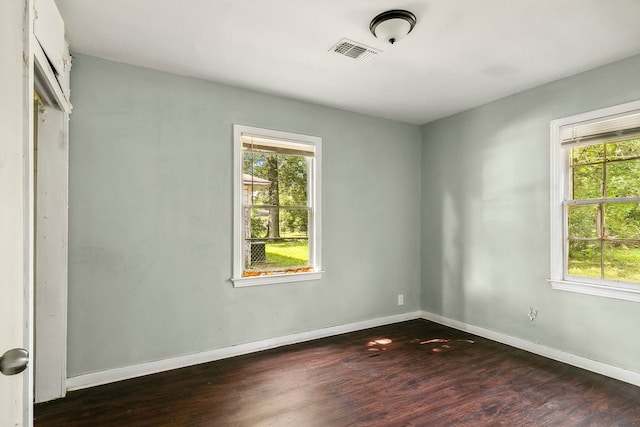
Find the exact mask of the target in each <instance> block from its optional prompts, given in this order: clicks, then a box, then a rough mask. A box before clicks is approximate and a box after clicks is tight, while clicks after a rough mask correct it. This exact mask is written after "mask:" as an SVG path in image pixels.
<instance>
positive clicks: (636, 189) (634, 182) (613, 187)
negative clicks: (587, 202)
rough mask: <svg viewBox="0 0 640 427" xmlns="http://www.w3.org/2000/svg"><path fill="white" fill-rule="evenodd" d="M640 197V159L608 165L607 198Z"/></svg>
mask: <svg viewBox="0 0 640 427" xmlns="http://www.w3.org/2000/svg"><path fill="white" fill-rule="evenodd" d="M638 196H640V159H633V160H622V161H617V162H610V163H607V197H638Z"/></svg>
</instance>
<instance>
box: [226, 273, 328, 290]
mask: <svg viewBox="0 0 640 427" xmlns="http://www.w3.org/2000/svg"><path fill="white" fill-rule="evenodd" d="M321 278H322V271H312V272H310V273H294V274H272V275H269V276H255V277H237V278H232V279H231V281H232V282H233V287H234V288H241V287H245V286H259V285H272V284H276V283H288V282H304V281H308V280H320V279H321Z"/></svg>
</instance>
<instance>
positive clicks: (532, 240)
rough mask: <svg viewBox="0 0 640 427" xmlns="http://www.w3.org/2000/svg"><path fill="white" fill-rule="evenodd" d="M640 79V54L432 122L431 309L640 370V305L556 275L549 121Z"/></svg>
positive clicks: (427, 228) (427, 261)
mask: <svg viewBox="0 0 640 427" xmlns="http://www.w3.org/2000/svg"><path fill="white" fill-rule="evenodd" d="M638 76H640V56H636V57H633V58H630V59H627V60H624V61H621V62H618V63H614V64H611V65H608V66H605V67H601V68H598V69H595V70H592V71H588V72H585V73H583V74H579V75H577V76H574V77H570V78H566V79H563V80H559V81H557V82H554V83H551V84H547V85H544V86H541V87H538V88H535V89H532V90H529V91H527V92H523V93H520V94H517V95H513V96H510V97H508V98H504V99H502V100H499V101H496V102H493V103H491V104H487V105H484V106H481V107H478V108H475V109H472V110H469V111H466V112H463V113H460V114H457V115H455V116H451V117H448V118H445V119H442V120H439V121H436V122H433V123H430V124H427V125H425V126H423V127H422V138H423V144H424V147H423V154H422V169H423V175H422V214H421V216H422V263H421V265H422V272H421V278H422V293H421V299H422V303H421V306H422V308H423V309H424V310H426V311H429V312H432V313H435V314H439V315H442V316H445V317H448V318H451V319H455V320H459V321H462V322H466V323H469V324H472V325H475V326H480V327H483V328H487V329H490V330H493V331H498V332H501V333H504V334H507V335H511V336H514V337H518V338H521V339H524V340H527V341H531V342H534V343H540V344H542V345H545V346H549V347H552V348H556V349H560V350H563V351H566V352H569V353H573V354H576V355H579V356H583V357H587V358H589V359H592V360H596V361H600V362H605V363H608V364H611V365H614V366H618V367H621V368H624V369H628V370H632V371H636V372H640V358H639V357H638V355H640V341H638V339H637V337H638V333H637V331H638V320H639V319H640V304H638V303H633V302H625V301H620V300H614V299H607V298H602V297H595V296H587V295H580V294H575V293H568V292H563V291H555V290H552V289H551V286H550V284H548V283H547V282H546V280H545V279H547V278H548V277H549V215H550V214H549V173H550V172H549V122H550V121H551V120H553V119H557V118H561V117H566V116H569V115H573V114H578V113H581V112H585V111H590V110H595V109H599V108H603V107H608V106H611V105H616V104H621V103H624V102H629V101H634V100H638V99H640V84H639V80H638ZM530 308H533V309H535V310H537V311H538V317H537V320H535V321H534V322H531V321H530V320H529V317H528V314H529V310H530Z"/></svg>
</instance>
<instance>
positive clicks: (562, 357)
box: [421, 311, 640, 386]
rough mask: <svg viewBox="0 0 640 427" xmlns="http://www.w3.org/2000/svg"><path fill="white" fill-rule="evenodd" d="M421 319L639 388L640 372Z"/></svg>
mask: <svg viewBox="0 0 640 427" xmlns="http://www.w3.org/2000/svg"><path fill="white" fill-rule="evenodd" d="M421 317H422V318H423V319H426V320H430V321H432V322H436V323H440V324H442V325H445V326H449V327H451V328H454V329H458V330H461V331H465V332H469V333H472V334H474V335H478V336H480V337H483V338H487V339H490V340H493V341H497V342H499V343H502V344H506V345H509V346H511V347H515V348H519V349H520V350H525V351H528V352H530V353H534V354H537V355H539V356H543V357H546V358H548V359H552V360H557V361H558V362H563V363H566V364H568V365H571V366H576V367H578V368H581V369H586V370H587V371H591V372H595V373H596V374H600V375H605V376H607V377H610V378H615V379H617V380H620V381H624V382H626V383H629V384H633V385H636V386H640V372H634V371H628V370H626V369H622V368H618V367H617V366H613V365H609V364H606V363H602V362H597V361H595V360H591V359H587V358H586V357H582V356H577V355H575V354H571V353H567V352H564V351H562V350H557V349H555V348H551V347H547V346H544V345H540V344H536V343H533V342H531V341H526V340H523V339H521V338H516V337H512V336H509V335H506V334H503V333H500V332H496V331H492V330H489V329H485V328H481V327H479V326H473V325H469V324H467V323H464V322H460V321H458V320H454V319H450V318H448V317H443V316H440V315H438V314H433V313H429V312H427V311H423V312H422V315H421Z"/></svg>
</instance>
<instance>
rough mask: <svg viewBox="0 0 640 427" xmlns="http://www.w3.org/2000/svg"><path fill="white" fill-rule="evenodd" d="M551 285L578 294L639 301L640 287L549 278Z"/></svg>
mask: <svg viewBox="0 0 640 427" xmlns="http://www.w3.org/2000/svg"><path fill="white" fill-rule="evenodd" d="M549 282H550V283H551V287H552V288H553V289H557V290H560V291H569V292H577V293H580V294H587V295H597V296H601V297H607V298H615V299H621V300H625V301H635V302H640V288H639V289H631V288H627V287H624V286H611V285H600V284H596V283H588V282H575V281H570V280H549Z"/></svg>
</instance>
